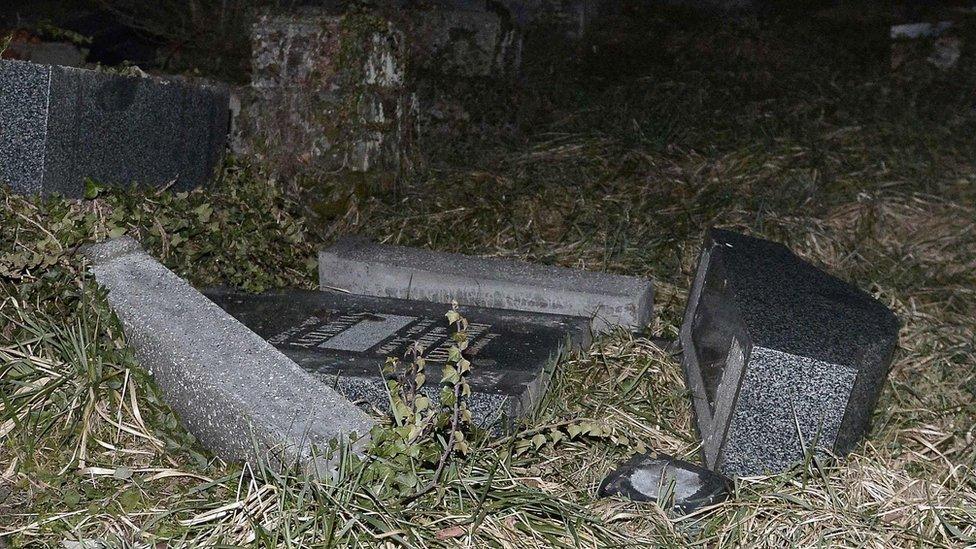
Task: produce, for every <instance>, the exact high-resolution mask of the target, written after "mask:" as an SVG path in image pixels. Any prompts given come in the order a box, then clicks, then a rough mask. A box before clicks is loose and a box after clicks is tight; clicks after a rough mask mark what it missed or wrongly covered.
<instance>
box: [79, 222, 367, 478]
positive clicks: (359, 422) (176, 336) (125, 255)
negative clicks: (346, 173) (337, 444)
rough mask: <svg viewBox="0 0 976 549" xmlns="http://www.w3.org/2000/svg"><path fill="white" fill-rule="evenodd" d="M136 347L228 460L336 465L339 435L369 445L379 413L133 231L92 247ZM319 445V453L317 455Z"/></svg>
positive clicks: (171, 399) (190, 421)
mask: <svg viewBox="0 0 976 549" xmlns="http://www.w3.org/2000/svg"><path fill="white" fill-rule="evenodd" d="M86 255H87V256H88V258H89V259H90V260H91V271H92V272H93V274H94V275H95V279H96V280H97V281H98V283H99V284H101V285H103V286H105V287H106V288H107V289H108V291H109V293H108V301H109V303H110V304H111V306H112V308H113V309H114V310H115V312H116V314H118V316H119V319H120V320H121V321H122V326H123V328H124V330H125V335H126V339H127V340H128V344H129V345H130V346H131V347H132V349H133V351H134V352H135V355H136V358H138V360H139V362H140V363H141V364H142V366H143V367H144V368H146V369H147V370H148V371H149V372H150V373H151V374H152V376H153V379H155V381H156V383H157V384H158V385H159V387H160V389H162V391H163V396H164V398H165V400H166V402H167V404H169V405H170V406H171V407H172V408H173V410H175V411H176V413H177V414H179V417H180V421H181V422H182V423H183V425H184V426H185V427H186V428H187V429H188V430H189V431H190V432H191V433H193V434H194V435H195V436H196V437H197V438H198V439H199V440H200V441H201V442H202V443H203V444H204V445H205V446H207V447H208V448H209V449H210V450H212V451H213V452H214V453H215V454H217V455H219V456H221V457H222V458H224V459H227V460H232V461H236V460H250V459H252V458H256V459H260V460H261V461H262V462H265V461H270V462H271V463H277V464H288V465H290V464H291V463H293V462H295V461H298V462H300V463H301V464H303V465H304V466H305V467H306V468H311V469H312V470H314V471H315V472H317V473H321V472H327V471H329V470H330V469H329V468H330V463H331V462H330V460H328V459H323V453H322V452H321V449H323V448H325V447H326V446H327V445H328V444H330V443H331V441H333V440H336V439H340V440H349V439H350V437H352V439H355V440H356V441H357V442H356V444H355V445H354V448H356V449H358V448H362V443H363V442H364V441H365V438H364V435H368V434H369V430H370V428H371V427H372V425H373V421H372V419H371V418H370V417H369V416H367V415H366V414H365V413H363V411H362V410H360V409H359V408H357V407H356V406H354V405H352V403H350V402H349V401H347V400H346V399H345V398H343V397H342V396H340V395H339V394H337V393H336V392H335V391H333V390H332V389H330V388H329V387H328V386H327V385H326V384H323V383H319V382H318V381H317V380H315V379H314V378H313V377H312V376H310V375H309V374H307V373H306V372H305V371H303V370H302V369H301V368H299V367H298V366H297V365H296V364H295V363H294V362H292V361H291V360H290V359H289V358H288V357H286V356H285V355H283V354H282V353H280V352H279V351H278V350H277V349H275V348H274V347H272V346H271V345H269V344H268V343H267V342H266V341H265V340H264V339H262V338H261V337H259V336H257V335H256V334H255V333H254V332H252V331H251V330H248V329H247V327H245V326H244V325H242V324H241V323H240V322H238V321H237V320H235V319H234V318H233V317H231V316H230V315H228V314H227V313H226V312H224V310H223V309H221V308H220V307H218V306H216V305H214V304H213V303H212V302H211V301H210V300H208V299H207V298H205V297H204V296H203V295H201V294H200V292H198V291H197V290H195V289H193V287H191V286H190V285H189V284H188V283H187V282H186V281H185V280H183V279H181V278H180V277H178V276H176V275H175V274H173V273H172V272H171V271H170V270H169V269H167V268H166V267H164V266H163V265H162V264H160V263H159V262H157V261H156V260H155V259H153V258H151V257H150V256H149V255H147V254H146V253H145V252H143V251H142V249H141V248H140V247H139V244H138V243H137V242H136V241H135V240H133V239H131V238H128V237H125V238H119V239H115V240H111V241H107V242H104V243H101V244H98V245H95V246H92V247H91V248H89V249H88V250H87V251H86ZM316 448H318V449H319V451H316Z"/></svg>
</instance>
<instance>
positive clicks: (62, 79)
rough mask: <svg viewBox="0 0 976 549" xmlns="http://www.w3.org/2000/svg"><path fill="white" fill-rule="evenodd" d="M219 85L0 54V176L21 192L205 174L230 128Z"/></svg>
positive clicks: (182, 179)
mask: <svg viewBox="0 0 976 549" xmlns="http://www.w3.org/2000/svg"><path fill="white" fill-rule="evenodd" d="M228 117H229V112H228V94H227V91H226V90H224V89H222V88H219V87H215V86H210V85H206V86H204V85H190V84H186V83H182V82H177V81H173V80H163V79H158V78H136V77H129V76H120V75H114V74H107V73H103V72H96V71H91V70H85V69H77V68H70V67H61V66H56V65H39V64H35V63H29V62H23V61H0V180H2V181H3V182H4V183H7V184H9V185H10V186H11V187H12V188H13V190H14V191H15V192H18V193H23V194H37V193H41V194H45V195H47V194H51V193H60V194H62V195H64V196H68V197H80V196H82V195H83V194H84V190H85V180H86V179H89V178H90V179H93V180H95V181H98V182H100V183H103V184H107V185H120V186H128V185H133V184H136V185H142V186H148V187H159V186H163V185H168V186H169V187H170V188H171V189H173V190H187V189H190V188H193V187H196V186H199V185H203V184H205V183H207V182H208V181H209V180H210V178H211V176H212V175H213V171H214V169H215V168H216V166H217V164H218V163H219V161H220V159H221V157H222V155H223V153H224V148H225V144H226V139H227V131H228V125H229V122H228Z"/></svg>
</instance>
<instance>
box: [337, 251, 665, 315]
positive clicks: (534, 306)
mask: <svg viewBox="0 0 976 549" xmlns="http://www.w3.org/2000/svg"><path fill="white" fill-rule="evenodd" d="M319 284H320V286H321V287H322V288H323V289H329V288H339V289H342V290H346V291H349V292H352V293H355V294H362V295H372V296H380V297H396V298H401V299H416V300H424V301H432V302H437V303H451V301H453V300H456V301H457V302H458V303H465V304H470V305H477V306H481V307H494V308H498V309H512V310H519V311H530V312H539V313H550V314H560V315H570V316H579V317H586V318H590V319H591V321H592V322H591V324H592V327H593V329H594V330H595V331H604V330H607V329H609V328H611V327H613V326H618V325H620V326H624V327H626V328H631V329H635V330H636V329H641V328H643V327H644V326H645V325H646V324H647V323H648V322H649V321H650V317H651V312H652V308H653V299H654V287H653V284H652V283H651V281H650V280H646V279H642V278H637V277H632V276H622V275H612V274H607V273H597V272H588V271H582V270H578V269H567V268H564V267H553V266H547V265H534V264H531V263H525V262H521V261H511V260H502V259H486V258H480V257H474V256H466V255H461V254H450V253H443V252H434V251H430V250H423V249H420V248H409V247H405V246H392V245H388V244H376V243H373V242H370V241H369V240H366V239H364V238H358V237H345V238H342V239H340V240H339V241H338V242H337V243H336V244H335V245H334V246H332V247H331V248H328V249H326V250H322V251H321V252H319Z"/></svg>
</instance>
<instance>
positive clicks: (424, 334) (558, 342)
mask: <svg viewBox="0 0 976 549" xmlns="http://www.w3.org/2000/svg"><path fill="white" fill-rule="evenodd" d="M204 294H205V295H206V296H207V297H209V298H210V299H211V300H213V301H214V302H215V303H217V304H218V305H219V306H220V307H222V308H223V309H225V310H226V311H227V312H228V313H230V314H231V315H232V316H234V317H235V318H237V319H238V320H239V321H241V322H242V323H243V324H244V325H246V326H248V327H249V328H251V329H252V330H254V332H256V333H257V334H258V335H260V336H261V337H263V338H265V339H267V340H268V341H269V342H270V343H271V344H272V345H274V346H275V347H277V348H278V349H279V350H281V351H282V352H283V353H285V355H287V356H288V357H289V358H291V359H292V360H294V361H295V362H296V363H298V364H299V366H301V367H302V368H303V369H305V370H306V371H308V372H310V373H312V374H313V375H315V376H316V377H317V378H318V379H321V380H322V381H323V383H327V384H329V385H331V386H333V387H334V388H336V389H337V390H338V391H339V392H340V393H343V394H345V395H346V396H347V397H348V398H349V399H350V400H352V401H354V402H357V403H359V404H360V405H363V406H370V405H372V406H375V407H376V408H379V409H386V407H387V406H388V402H389V399H388V396H387V392H386V386H385V383H384V381H383V376H382V373H381V367H382V366H383V363H384V362H385V360H386V357H389V356H395V357H403V356H404V354H405V353H406V352H407V349H408V347H409V346H410V345H411V344H412V343H413V342H415V341H417V342H419V343H420V344H421V346H422V347H423V348H424V349H425V352H424V357H425V358H426V359H427V378H428V380H429V382H428V383H427V386H426V393H427V395H428V396H430V397H431V398H433V399H434V400H435V401H437V393H438V389H439V385H438V381H439V380H440V370H441V365H442V364H443V363H444V362H445V361H446V359H447V351H448V349H449V348H450V347H451V345H452V340H451V338H450V335H451V333H452V332H451V330H450V326H449V325H448V323H447V319H446V317H445V316H444V313H446V312H447V310H448V308H449V307H448V306H445V305H443V304H436V303H428V302H420V301H410V300H404V299H392V298H378V297H368V296H359V295H352V294H347V293H343V292H336V291H329V290H324V291H303V290H287V291H280V292H274V293H265V294H259V295H254V294H245V293H240V292H233V291H227V290H219V289H214V290H205V291H204ZM461 313H462V314H463V315H464V316H465V318H467V319H468V322H469V323H470V325H469V329H468V342H469V345H468V349H467V350H466V351H465V353H464V354H465V357H466V358H468V360H470V361H471V363H472V366H473V368H472V373H471V375H470V378H469V383H470V385H471V390H472V396H471V400H470V402H469V406H470V408H471V411H472V415H473V416H474V419H475V421H476V422H478V423H479V424H481V425H483V426H489V425H491V424H494V423H495V422H496V421H497V420H498V419H499V418H500V417H501V416H505V417H507V418H517V417H519V416H523V415H526V414H529V413H531V412H532V411H534V409H535V408H536V405H537V404H538V402H539V400H540V399H541V397H542V396H543V394H544V392H545V389H546V385H547V383H548V380H549V377H550V374H551V367H552V366H553V365H554V362H555V359H556V358H557V357H558V356H559V355H560V354H561V353H562V352H563V351H564V350H566V349H568V347H569V346H570V345H577V346H580V345H588V344H589V334H590V332H589V319H586V318H577V317H571V316H560V315H549V314H540V313H526V312H520V311H509V310H503V309H488V308H480V307H461Z"/></svg>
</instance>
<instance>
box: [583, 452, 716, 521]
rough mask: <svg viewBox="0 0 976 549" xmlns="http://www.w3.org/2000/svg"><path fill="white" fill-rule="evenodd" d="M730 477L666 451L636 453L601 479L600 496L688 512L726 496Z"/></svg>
mask: <svg viewBox="0 0 976 549" xmlns="http://www.w3.org/2000/svg"><path fill="white" fill-rule="evenodd" d="M729 485H730V482H729V479H727V478H725V477H723V476H722V475H719V474H716V473H713V472H712V471H709V470H708V469H705V468H704V467H700V466H698V465H695V464H694V463H690V462H687V461H683V460H680V459H675V458H673V457H671V456H669V455H667V454H657V455H656V456H652V455H650V454H638V455H635V456H634V457H632V458H631V459H629V460H628V461H626V462H624V463H623V464H622V465H620V467H618V468H617V469H616V470H614V471H613V472H611V473H610V474H609V475H607V478H605V479H603V482H601V483H600V489H599V490H598V492H597V493H598V495H599V496H600V497H608V496H621V497H625V498H628V499H632V500H634V501H647V502H655V503H658V504H659V505H661V506H662V508H666V510H670V509H671V508H672V507H673V508H674V509H676V510H677V511H679V512H680V513H685V514H687V513H691V512H694V511H695V510H697V509H700V508H702V507H705V506H707V505H712V504H715V503H718V502H720V501H723V500H725V499H727V498H728V497H729Z"/></svg>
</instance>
